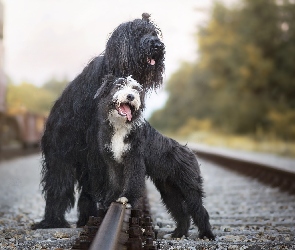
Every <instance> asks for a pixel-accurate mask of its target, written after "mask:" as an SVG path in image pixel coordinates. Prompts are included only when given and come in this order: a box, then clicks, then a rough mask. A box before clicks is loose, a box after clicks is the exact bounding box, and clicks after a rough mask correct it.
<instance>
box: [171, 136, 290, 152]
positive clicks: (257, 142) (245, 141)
mask: <svg viewBox="0 0 295 250" xmlns="http://www.w3.org/2000/svg"><path fill="white" fill-rule="evenodd" d="M166 134H167V135H168V136H170V137H172V138H174V139H176V140H178V141H186V142H194V143H200V144H206V145H210V146H216V147H224V148H232V149H238V150H245V151H253V152H263V153H271V154H276V155H280V156H287V157H295V141H289V142H288V141H283V140H281V139H276V138H272V137H262V136H260V137H259V138H257V137H251V136H241V135H229V134H223V133H218V132H211V131H210V132H208V131H198V132H191V133H186V134H185V135H184V134H175V133H174V134H172V133H171V132H170V133H166Z"/></svg>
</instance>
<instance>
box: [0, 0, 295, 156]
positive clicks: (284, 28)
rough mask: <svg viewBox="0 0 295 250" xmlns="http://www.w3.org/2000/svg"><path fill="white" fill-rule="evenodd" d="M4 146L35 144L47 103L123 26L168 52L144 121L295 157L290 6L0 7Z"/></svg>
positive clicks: (89, 2)
mask: <svg viewBox="0 0 295 250" xmlns="http://www.w3.org/2000/svg"><path fill="white" fill-rule="evenodd" d="M0 3H1V5H0V11H1V14H0V25H1V29H0V40H1V41H0V69H1V70H0V129H1V130H0V132H1V134H0V139H1V148H9V147H19V146H21V147H31V146H32V145H38V141H39V138H40V136H41V135H42V130H43V125H44V122H45V120H46V116H47V115H48V113H49V111H50V108H51V107H52V105H53V103H54V100H55V99H56V98H57V97H58V96H59V95H60V93H61V92H62V90H63V89H64V87H65V86H66V85H67V84H68V82H69V81H71V80H72V79H73V78H74V77H75V76H77V75H78V74H79V73H80V72H81V71H82V69H83V68H84V67H85V66H86V64H87V63H88V62H89V61H90V59H91V58H93V57H95V56H97V55H98V54H100V53H101V52H103V50H104V47H105V44H106V41H107V38H108V36H109V34H110V33H111V32H112V30H114V28H116V27H117V26H118V25H119V24H120V23H122V22H125V21H129V20H133V19H135V18H141V14H142V13H143V12H148V13H150V14H151V15H152V20H154V21H155V23H156V24H157V25H158V26H159V27H160V28H161V30H162V33H163V42H164V43H165V45H166V73H165V76H164V86H163V88H162V89H159V90H157V93H154V94H151V95H150V97H149V99H148V102H147V109H146V114H145V115H146V118H147V119H149V121H150V123H151V124H152V125H153V126H154V127H155V128H157V129H158V130H160V131H161V132H163V133H164V134H166V135H168V136H171V137H173V138H175V139H177V140H180V141H184V142H196V143H200V144H206V145H211V146H218V147H229V148H235V149H242V150H251V151H260V152H269V153H274V154H280V155H285V156H292V157H294V156H295V0H276V1H275V0H224V1H213V0H207V1H197V0H194V1H193V0H183V1H176V0H175V1H171V0H170V1H169V0H162V1H158V0H150V1H141V0H136V1H135V0H126V1H115V0H108V1H98V0H86V1H85V0H58V1H57V0H42V1H40V0H26V1H23V0H2V1H0Z"/></svg>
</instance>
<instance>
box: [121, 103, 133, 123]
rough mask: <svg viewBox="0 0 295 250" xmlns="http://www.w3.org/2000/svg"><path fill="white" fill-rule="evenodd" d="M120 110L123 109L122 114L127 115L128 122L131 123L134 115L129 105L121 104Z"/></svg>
mask: <svg viewBox="0 0 295 250" xmlns="http://www.w3.org/2000/svg"><path fill="white" fill-rule="evenodd" d="M120 108H121V110H122V112H124V114H126V115H127V119H128V121H131V119H132V114H131V110H130V108H129V106H128V105H127V104H121V106H120Z"/></svg>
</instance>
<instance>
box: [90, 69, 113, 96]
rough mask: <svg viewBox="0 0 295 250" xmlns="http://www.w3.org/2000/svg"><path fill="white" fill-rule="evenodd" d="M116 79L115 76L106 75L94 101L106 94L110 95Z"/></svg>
mask: <svg viewBox="0 0 295 250" xmlns="http://www.w3.org/2000/svg"><path fill="white" fill-rule="evenodd" d="M115 79H116V78H115V77H114V76H113V75H106V76H105V77H104V78H103V81H102V83H101V86H100V87H99V89H98V90H97V91H96V94H95V95H94V97H93V99H96V98H98V97H99V98H101V97H103V96H104V95H105V94H108V92H109V90H110V86H112V85H113V84H114V81H115Z"/></svg>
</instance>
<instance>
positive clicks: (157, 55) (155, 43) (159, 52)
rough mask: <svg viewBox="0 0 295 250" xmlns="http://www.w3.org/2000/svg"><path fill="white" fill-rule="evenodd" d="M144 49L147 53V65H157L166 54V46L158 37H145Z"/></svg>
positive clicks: (143, 41)
mask: <svg viewBox="0 0 295 250" xmlns="http://www.w3.org/2000/svg"><path fill="white" fill-rule="evenodd" d="M142 47H143V48H144V49H145V50H146V51H147V52H146V55H147V63H148V64H149V65H152V66H153V65H155V64H156V63H157V62H158V61H159V60H162V59H163V57H164V54H165V45H164V43H162V42H161V41H160V39H159V38H158V37H144V38H143V40H142Z"/></svg>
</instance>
